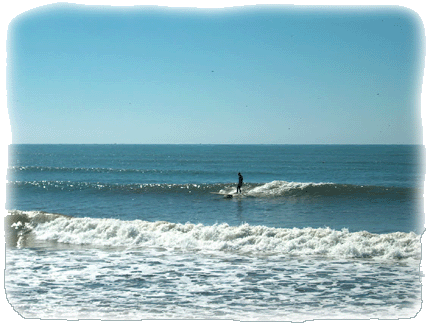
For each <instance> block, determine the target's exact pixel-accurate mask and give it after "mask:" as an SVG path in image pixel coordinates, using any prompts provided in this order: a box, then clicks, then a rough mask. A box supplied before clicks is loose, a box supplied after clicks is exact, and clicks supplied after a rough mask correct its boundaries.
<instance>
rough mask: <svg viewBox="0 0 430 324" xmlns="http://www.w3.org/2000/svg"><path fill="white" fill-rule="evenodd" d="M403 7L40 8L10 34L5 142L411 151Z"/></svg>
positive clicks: (413, 47) (408, 44) (410, 45)
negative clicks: (407, 147) (403, 147)
mask: <svg viewBox="0 0 430 324" xmlns="http://www.w3.org/2000/svg"><path fill="white" fill-rule="evenodd" d="M424 52H425V43H424V28H423V24H422V21H421V19H420V18H419V16H418V14H416V13H414V12H413V11H411V10H409V9H406V8H400V7H380V8H378V7H367V8H366V7H364V8H360V9H359V8H358V7H356V8H349V9H339V8H338V9H336V8H333V7H331V8H330V9H321V8H320V9H317V8H316V7H313V8H312V7H311V8H307V9H306V8H297V7H291V6H286V5H285V6H256V7H255V6H250V7H238V8H229V9H211V10H209V9H178V8H176V9H174V8H161V7H137V8H132V7H129V8H117V7H92V6H80V5H65V4H61V5H50V6H46V7H42V8H39V9H34V10H30V11H28V12H25V13H23V14H21V15H19V16H17V17H16V18H15V19H14V20H13V21H12V22H11V23H10V25H9V30H8V39H7V66H8V67H7V94H8V111H9V118H10V124H11V130H12V143H143V144H145V143H155V144H158V143H174V144H176V143H178V144H183V143H214V144H217V143H226V144H230V143H231V144H254V143H255V144H260V143H262V144H266V143H267V144H421V143H422V140H423V139H422V125H421V106H420V95H421V87H422V78H423V73H424Z"/></svg>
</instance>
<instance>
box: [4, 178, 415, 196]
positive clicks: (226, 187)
mask: <svg viewBox="0 0 430 324" xmlns="http://www.w3.org/2000/svg"><path fill="white" fill-rule="evenodd" d="M235 186H236V185H235V184H234V183H215V184H193V183H190V184H187V183H186V184H168V183H143V184H139V183H134V184H121V183H101V182H84V181H81V182H78V181H50V180H41V181H12V182H9V183H8V187H9V189H11V190H13V189H32V188H38V189H44V190H48V191H76V190H78V191H80V190H96V191H113V192H126V193H164V194H169V193H184V194H188V193H194V194H205V195H206V194H209V193H211V192H219V193H231V192H235V191H236V187H235ZM243 194H244V196H245V197H261V198H264V197H265V198H267V197H289V196H294V197H297V196H310V197H317V196H351V197H355V196H362V195H366V196H390V197H393V198H396V199H402V198H410V197H413V196H415V195H417V194H419V190H418V189H414V188H401V187H383V186H360V185H350V184H335V183H312V182H309V183H303V182H288V181H280V180H275V181H272V182H269V183H247V184H245V185H244V187H243Z"/></svg>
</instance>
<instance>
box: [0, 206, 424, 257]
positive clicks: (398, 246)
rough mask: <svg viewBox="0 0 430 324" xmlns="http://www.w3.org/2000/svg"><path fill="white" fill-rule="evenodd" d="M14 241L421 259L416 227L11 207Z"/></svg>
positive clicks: (10, 228) (10, 233)
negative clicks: (372, 228) (377, 228)
mask: <svg viewBox="0 0 430 324" xmlns="http://www.w3.org/2000/svg"><path fill="white" fill-rule="evenodd" d="M5 225H6V227H7V228H8V232H7V238H8V242H9V244H10V245H15V246H17V247H26V246H31V244H32V243H31V242H34V241H46V242H54V243H64V244H71V245H91V246H95V247H97V246H102V247H120V248H162V249H167V250H179V251H191V252H194V251H195V252H200V251H201V252H230V253H241V254H242V253H244V254H248V253H249V254H262V255H280V256H299V257H300V256H321V257H330V258H366V259H368V258H370V259H385V260H404V259H414V260H419V259H420V258H421V243H420V236H419V235H417V234H415V233H413V232H411V233H403V232H395V233H387V234H372V233H369V232H367V231H360V232H349V231H348V230H347V229H343V230H341V231H339V230H333V229H331V228H302V229H299V228H272V227H266V226H251V225H249V224H242V225H240V226H229V225H228V224H215V225H212V226H205V225H202V224H190V223H186V224H179V223H169V222H165V221H157V222H148V221H143V220H133V221H123V220H118V219H100V218H75V217H70V216H65V215H60V214H50V213H45V212H38V211H28V212H24V211H10V212H9V214H8V216H7V217H6V222H5Z"/></svg>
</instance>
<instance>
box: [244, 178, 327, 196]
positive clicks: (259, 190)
mask: <svg viewBox="0 0 430 324" xmlns="http://www.w3.org/2000/svg"><path fill="white" fill-rule="evenodd" d="M325 184H328V183H313V182H287V181H281V180H275V181H272V182H269V183H265V184H264V185H262V186H257V187H255V188H253V189H251V190H249V191H248V192H247V195H249V196H282V195H284V194H286V193H287V192H290V191H292V190H304V189H306V188H308V187H311V186H321V185H325Z"/></svg>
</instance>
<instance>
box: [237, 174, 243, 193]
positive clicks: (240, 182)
mask: <svg viewBox="0 0 430 324" xmlns="http://www.w3.org/2000/svg"><path fill="white" fill-rule="evenodd" d="M237 175H238V176H239V183H238V184H237V189H236V193H238V192H239V191H240V193H242V190H241V189H240V188H241V187H242V184H243V177H242V175H241V174H240V172H239V173H238V174H237Z"/></svg>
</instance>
